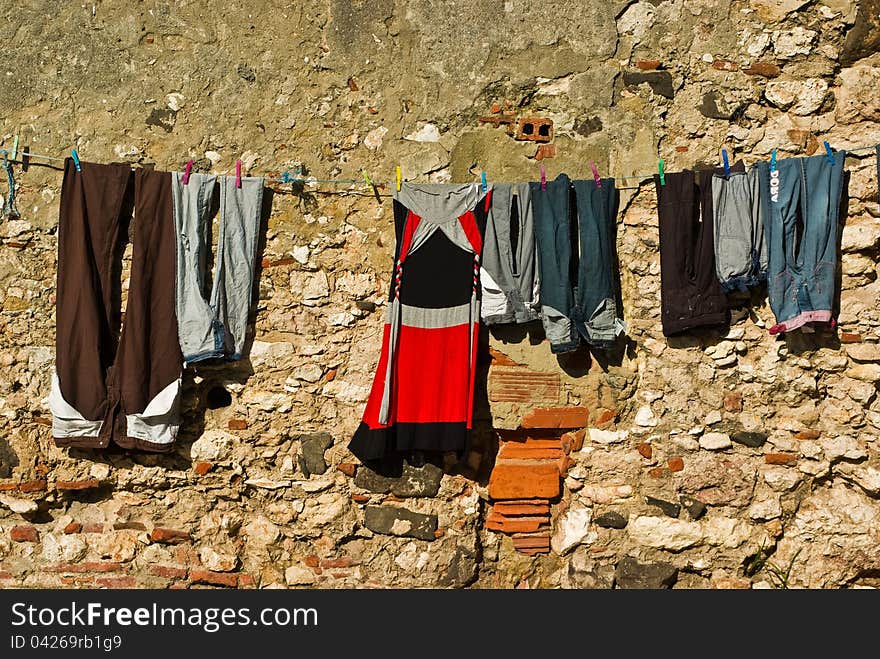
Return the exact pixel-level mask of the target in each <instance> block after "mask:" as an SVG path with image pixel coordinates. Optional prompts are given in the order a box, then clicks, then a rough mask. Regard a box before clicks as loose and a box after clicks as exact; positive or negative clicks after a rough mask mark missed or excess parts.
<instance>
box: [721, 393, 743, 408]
mask: <svg viewBox="0 0 880 659" xmlns="http://www.w3.org/2000/svg"><path fill="white" fill-rule="evenodd" d="M742 408H743V397H742V394H741V393H740V392H738V391H729V392H727V393H726V394H725V395H724V409H725V410H727V411H728V412H742Z"/></svg>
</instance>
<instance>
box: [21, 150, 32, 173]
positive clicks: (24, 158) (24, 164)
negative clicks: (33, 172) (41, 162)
mask: <svg viewBox="0 0 880 659" xmlns="http://www.w3.org/2000/svg"><path fill="white" fill-rule="evenodd" d="M30 166H31V148H30V147H29V146H26V147H24V148H23V149H22V150H21V171H23V172H26V171H27V170H28V168H29V167H30Z"/></svg>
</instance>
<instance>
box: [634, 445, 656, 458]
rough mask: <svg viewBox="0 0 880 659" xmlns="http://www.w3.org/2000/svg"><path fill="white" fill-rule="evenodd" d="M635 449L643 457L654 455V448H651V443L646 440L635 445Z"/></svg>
mask: <svg viewBox="0 0 880 659" xmlns="http://www.w3.org/2000/svg"><path fill="white" fill-rule="evenodd" d="M636 450H637V451H638V452H639V455H641V456H642V457H643V458H648V459H649V460H650V459H651V456H652V455H654V449H653V448H651V445H650V444H649V443H648V442H642V443H641V444H639V445H638V446H637V447H636Z"/></svg>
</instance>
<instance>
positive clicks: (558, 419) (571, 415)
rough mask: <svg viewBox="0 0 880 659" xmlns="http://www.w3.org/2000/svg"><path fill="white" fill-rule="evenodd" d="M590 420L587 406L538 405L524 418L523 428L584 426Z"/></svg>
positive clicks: (572, 427)
mask: <svg viewBox="0 0 880 659" xmlns="http://www.w3.org/2000/svg"><path fill="white" fill-rule="evenodd" d="M588 420H589V412H588V410H587V408H586V407H577V406H571V407H536V408H534V409H533V410H530V411H529V412H528V413H527V414H526V415H525V416H524V417H523V420H522V427H523V428H571V429H574V428H583V427H584V426H586V425H587V421H588Z"/></svg>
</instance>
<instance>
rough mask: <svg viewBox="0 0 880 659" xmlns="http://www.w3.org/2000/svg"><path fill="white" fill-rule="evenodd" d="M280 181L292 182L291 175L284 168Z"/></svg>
mask: <svg viewBox="0 0 880 659" xmlns="http://www.w3.org/2000/svg"><path fill="white" fill-rule="evenodd" d="M281 182H282V183H293V177H292V176H291V175H290V172H288V171H287V170H286V169H285V170H284V173H283V174H282V175H281Z"/></svg>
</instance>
